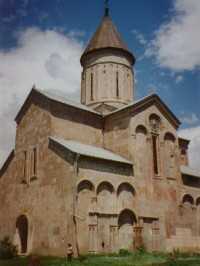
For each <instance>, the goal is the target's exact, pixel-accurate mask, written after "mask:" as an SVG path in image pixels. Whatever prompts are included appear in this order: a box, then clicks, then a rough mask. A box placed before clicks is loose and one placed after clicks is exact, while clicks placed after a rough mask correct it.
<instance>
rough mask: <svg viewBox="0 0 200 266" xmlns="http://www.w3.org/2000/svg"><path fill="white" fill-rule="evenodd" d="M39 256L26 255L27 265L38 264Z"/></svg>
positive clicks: (36, 265) (33, 265) (38, 265)
mask: <svg viewBox="0 0 200 266" xmlns="http://www.w3.org/2000/svg"><path fill="white" fill-rule="evenodd" d="M40 265H41V264H40V257H39V256H37V255H30V256H29V257H28V266H40Z"/></svg>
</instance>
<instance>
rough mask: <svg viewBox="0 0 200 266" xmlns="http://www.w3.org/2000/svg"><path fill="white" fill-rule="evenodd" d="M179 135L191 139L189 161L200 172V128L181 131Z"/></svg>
mask: <svg viewBox="0 0 200 266" xmlns="http://www.w3.org/2000/svg"><path fill="white" fill-rule="evenodd" d="M179 135H180V136H182V137H184V138H187V139H191V142H190V145H189V159H190V165H191V166H192V167H193V168H195V169H199V170H200V156H199V151H200V126H197V127H192V128H187V129H182V130H180V131H179Z"/></svg>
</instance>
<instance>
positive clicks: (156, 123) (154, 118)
mask: <svg viewBox="0 0 200 266" xmlns="http://www.w3.org/2000/svg"><path fill="white" fill-rule="evenodd" d="M149 122H150V126H151V130H152V131H153V132H158V130H159V128H160V122H161V119H160V117H159V116H158V115H156V114H152V115H150V117H149Z"/></svg>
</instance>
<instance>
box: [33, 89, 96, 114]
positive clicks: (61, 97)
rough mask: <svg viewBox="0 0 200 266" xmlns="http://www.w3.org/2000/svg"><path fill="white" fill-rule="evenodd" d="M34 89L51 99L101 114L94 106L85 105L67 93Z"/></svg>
mask: <svg viewBox="0 0 200 266" xmlns="http://www.w3.org/2000/svg"><path fill="white" fill-rule="evenodd" d="M34 90H35V91H37V92H39V93H40V94H42V95H44V96H46V97H47V98H48V99H50V100H54V101H57V102H60V103H64V104H67V105H70V106H73V107H75V108H78V109H82V110H85V111H89V112H91V113H95V114H99V113H98V112H96V111H95V110H93V109H92V108H89V107H87V106H86V105H83V104H81V103H78V102H75V101H71V100H69V99H68V98H67V96H66V95H62V94H61V93H58V92H55V91H51V90H50V91H45V90H39V89H34Z"/></svg>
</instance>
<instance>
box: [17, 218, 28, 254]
mask: <svg viewBox="0 0 200 266" xmlns="http://www.w3.org/2000/svg"><path fill="white" fill-rule="evenodd" d="M16 232H17V236H18V240H19V243H18V248H19V252H20V253H21V254H25V253H27V247H28V218H27V217H26V215H20V216H19V217H18V218H17V221H16Z"/></svg>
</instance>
